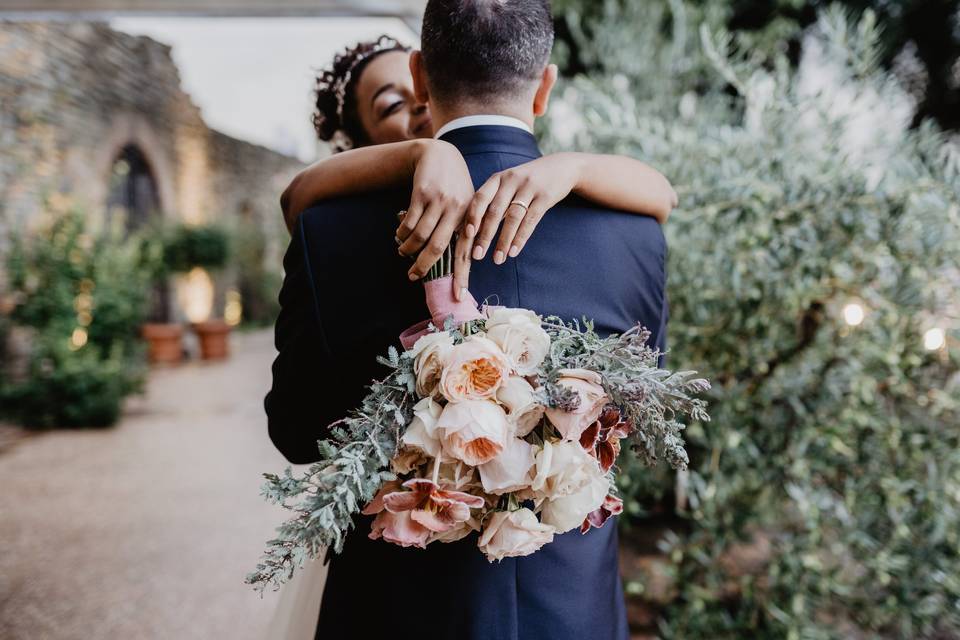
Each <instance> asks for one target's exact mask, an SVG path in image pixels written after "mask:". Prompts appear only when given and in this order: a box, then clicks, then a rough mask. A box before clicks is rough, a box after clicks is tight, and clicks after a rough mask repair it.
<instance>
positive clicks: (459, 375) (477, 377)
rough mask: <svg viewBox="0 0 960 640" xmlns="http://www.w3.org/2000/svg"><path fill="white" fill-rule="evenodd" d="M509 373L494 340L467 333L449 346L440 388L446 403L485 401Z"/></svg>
mask: <svg viewBox="0 0 960 640" xmlns="http://www.w3.org/2000/svg"><path fill="white" fill-rule="evenodd" d="M509 374H510V363H509V361H508V360H507V356H505V355H504V354H503V351H501V350H500V347H498V346H497V345H496V344H495V343H494V342H491V341H490V340H487V339H486V338H484V337H482V336H470V337H468V338H466V339H465V340H464V341H463V342H461V343H460V344H458V345H454V346H453V347H451V348H450V352H449V353H448V354H447V357H446V363H445V364H444V367H443V373H442V374H441V375H440V391H441V392H442V393H443V395H444V397H445V398H446V399H447V400H449V401H450V402H460V401H462V400H487V399H489V398H493V397H495V396H496V394H497V389H499V388H500V385H501V384H502V383H503V380H504V379H505V378H506V377H507V376H508V375H509Z"/></svg>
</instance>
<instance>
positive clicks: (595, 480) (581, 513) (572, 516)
mask: <svg viewBox="0 0 960 640" xmlns="http://www.w3.org/2000/svg"><path fill="white" fill-rule="evenodd" d="M599 472H600V469H599V468H598V469H597V475H595V476H593V477H592V478H591V479H590V482H589V483H587V485H586V486H584V487H583V488H581V489H580V490H579V491H577V492H576V493H572V494H570V495H566V496H563V497H560V498H556V499H553V500H547V501H546V503H544V505H543V509H542V510H541V511H540V518H541V519H542V520H543V522H544V523H546V524H549V525H551V526H552V527H555V528H556V530H557V531H558V532H559V533H564V532H567V531H570V530H571V529H573V528H575V527H579V526H580V525H581V524H583V520H584V518H586V517H587V514H589V513H590V512H591V511H594V510H596V509H599V508H600V505H602V504H603V501H604V499H605V498H606V497H607V492H608V491H609V490H610V481H609V480H607V478H606V477H605V476H602V475H599Z"/></svg>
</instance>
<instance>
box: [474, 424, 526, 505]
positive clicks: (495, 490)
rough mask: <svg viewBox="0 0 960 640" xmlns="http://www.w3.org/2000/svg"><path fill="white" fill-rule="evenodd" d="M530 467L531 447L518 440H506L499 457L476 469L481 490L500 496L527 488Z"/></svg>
mask: <svg viewBox="0 0 960 640" xmlns="http://www.w3.org/2000/svg"><path fill="white" fill-rule="evenodd" d="M532 466H533V446H531V445H530V443H528V442H525V441H524V440H521V439H520V438H508V439H507V444H506V446H505V447H504V448H503V451H501V452H500V455H498V456H497V457H496V458H494V459H493V460H491V461H490V462H487V463H486V464H482V465H480V466H479V467H477V469H478V470H479V471H480V482H481V483H482V484H483V490H484V491H485V492H487V493H492V494H494V495H500V494H502V493H508V492H510V491H517V490H519V489H525V488H527V487H529V486H530V467H532Z"/></svg>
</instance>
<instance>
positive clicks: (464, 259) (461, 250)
mask: <svg viewBox="0 0 960 640" xmlns="http://www.w3.org/2000/svg"><path fill="white" fill-rule="evenodd" d="M472 248H473V238H472V237H469V238H468V237H466V236H465V235H462V234H461V235H460V236H459V237H458V238H457V244H456V246H455V247H454V249H453V297H454V298H455V299H456V300H457V301H460V300H462V299H463V298H464V292H465V291H466V290H467V286H468V285H469V284H470V263H471V262H472V260H470V250H471V249H472Z"/></svg>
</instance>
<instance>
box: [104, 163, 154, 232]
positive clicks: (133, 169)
mask: <svg viewBox="0 0 960 640" xmlns="http://www.w3.org/2000/svg"><path fill="white" fill-rule="evenodd" d="M108 189H109V191H108V194H107V213H108V216H110V217H111V218H112V217H113V216H115V215H121V214H122V215H123V217H124V220H125V226H126V229H127V231H128V232H132V231H136V230H138V229H141V228H143V227H144V226H146V225H147V224H148V223H149V222H150V221H151V220H152V219H155V218H157V217H158V216H160V215H161V214H162V211H161V207H160V193H159V191H158V189H157V181H156V178H155V177H154V175H153V171H152V170H151V169H150V164H149V163H148V162H147V159H146V156H144V154H143V151H141V150H140V148H139V147H138V146H137V145H136V144H127V145H124V147H123V148H122V149H120V153H119V154H118V155H117V157H116V158H115V159H114V161H113V165H112V167H111V171H110V185H109V187H108Z"/></svg>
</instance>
